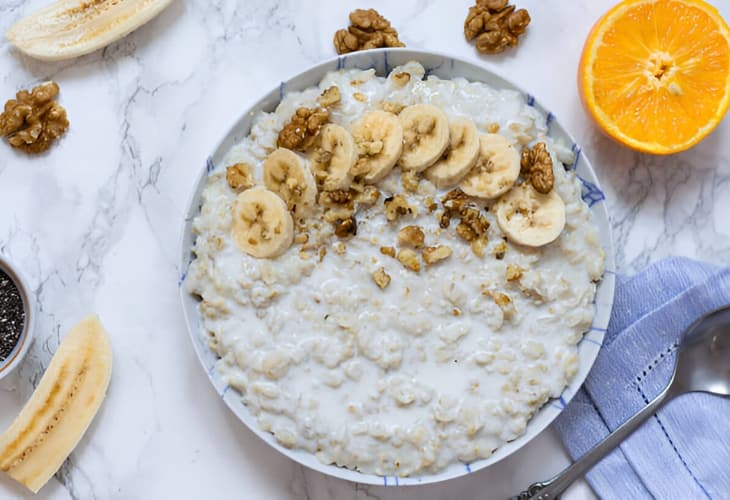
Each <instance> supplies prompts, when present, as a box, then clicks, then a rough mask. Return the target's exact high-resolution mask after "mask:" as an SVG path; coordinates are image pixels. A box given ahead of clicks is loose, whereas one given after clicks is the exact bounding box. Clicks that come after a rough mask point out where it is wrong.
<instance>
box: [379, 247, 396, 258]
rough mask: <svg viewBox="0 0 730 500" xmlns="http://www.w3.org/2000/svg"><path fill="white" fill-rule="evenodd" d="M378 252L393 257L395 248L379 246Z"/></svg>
mask: <svg viewBox="0 0 730 500" xmlns="http://www.w3.org/2000/svg"><path fill="white" fill-rule="evenodd" d="M380 253H382V254H383V255H388V256H390V257H395V248H393V247H380Z"/></svg>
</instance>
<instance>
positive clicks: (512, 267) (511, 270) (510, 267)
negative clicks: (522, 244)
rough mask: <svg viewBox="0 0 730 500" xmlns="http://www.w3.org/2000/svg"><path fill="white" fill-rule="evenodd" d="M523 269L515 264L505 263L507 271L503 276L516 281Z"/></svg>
mask: <svg viewBox="0 0 730 500" xmlns="http://www.w3.org/2000/svg"><path fill="white" fill-rule="evenodd" d="M523 271H524V269H522V268H521V267H520V266H518V265H517V264H507V272H506V273H505V277H506V278H507V281H516V280H518V279H520V278H521V277H522V272H523Z"/></svg>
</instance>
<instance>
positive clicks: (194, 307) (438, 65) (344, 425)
mask: <svg viewBox="0 0 730 500" xmlns="http://www.w3.org/2000/svg"><path fill="white" fill-rule="evenodd" d="M604 199H605V197H604V194H603V192H602V191H601V189H600V186H599V183H598V180H597V179H596V176H595V173H594V172H593V170H592V168H591V166H590V163H589V162H588V160H587V159H586V158H585V156H584V155H582V154H581V150H580V148H579V146H578V145H577V144H576V143H575V142H574V140H573V139H572V137H571V136H570V135H569V134H568V132H567V131H565V130H564V129H563V127H562V126H561V125H560V123H559V121H558V120H557V119H556V118H555V117H554V115H553V114H552V113H550V112H549V111H547V110H545V109H544V108H542V107H541V106H540V105H539V104H538V103H537V102H536V101H535V99H534V97H532V96H531V95H530V94H528V93H526V92H524V91H523V90H521V89H520V88H519V87H517V86H515V85H514V84H512V83H510V82H508V81H506V80H504V79H502V78H500V77H499V76H497V75H495V74H493V73H492V72H490V71H488V70H486V69H484V68H481V67H479V66H477V65H475V64H472V63H468V62H465V61H461V60H458V59H454V58H452V57H450V56H446V55H440V54H435V53H432V52H424V51H417V50H410V49H387V50H373V51H365V52H361V53H355V54H350V55H347V56H341V57H338V58H337V59H333V60H331V61H327V62H324V63H322V64H320V65H318V66H316V67H314V68H312V69H310V70H308V71H306V72H304V73H302V74H300V75H298V76H296V77H294V78H292V79H291V80H289V81H287V82H282V83H280V84H279V85H277V86H276V88H275V89H274V90H272V91H271V92H269V93H268V94H267V95H266V96H265V97H263V98H262V99H261V100H260V101H259V102H258V103H256V104H255V105H254V106H253V107H252V108H251V109H250V110H248V111H247V112H246V113H244V114H243V115H242V117H241V118H240V119H239V120H238V122H237V123H235V125H234V126H233V127H232V128H231V129H230V131H229V133H228V134H227V135H226V136H225V137H224V138H223V140H222V141H221V142H220V144H218V145H217V147H215V148H214V149H212V154H211V156H210V157H209V158H208V159H207V160H206V162H205V167H204V168H201V175H200V178H199V179H198V180H197V183H196V186H195V190H194V193H193V196H192V200H191V202H190V208H189V213H188V214H187V218H186V223H185V226H184V234H183V243H182V262H181V268H182V270H183V272H182V275H181V279H180V290H181V292H180V293H181V297H182V303H183V310H184V314H185V317H186V321H187V324H188V329H189V332H190V336H191V338H192V341H193V345H194V348H195V351H196V353H197V355H198V357H199V359H200V362H201V363H202V365H203V368H204V370H205V371H206V372H207V373H208V376H209V378H210V380H211V382H212V383H213V385H214V386H215V388H216V390H217V391H218V393H219V394H220V395H221V397H222V398H223V400H224V401H225V402H226V404H227V405H228V406H229V408H230V409H231V410H232V411H233V412H234V413H235V414H236V415H237V416H238V417H239V418H240V420H241V421H242V422H243V423H244V424H245V425H246V426H248V427H249V428H250V429H251V431H253V432H254V433H255V434H257V435H258V436H259V437H260V438H261V439H263V440H264V441H266V442H267V443H268V444H270V445H271V446H272V447H274V448H275V449H277V450H278V451H280V452H281V453H283V454H285V455H287V456H288V457H290V458H292V459H293V460H296V461H297V462H299V463H301V464H302V465H305V466H307V467H310V468H312V469H315V470H318V471H321V472H323V473H326V474H329V475H332V476H336V477H340V478H344V479H348V480H351V481H357V482H361V483H370V484H386V485H387V484H393V485H408V484H425V483H430V482H436V481H441V480H445V479H449V478H453V477H457V476H461V475H464V474H468V473H470V472H473V471H476V470H479V469H482V468H484V467H487V466H489V465H490V464H493V463H495V462H497V461H499V460H501V459H502V458H504V457H506V456H508V455H509V454H511V453H513V452H514V451H515V450H517V449H519V448H520V447H521V446H523V445H525V444H526V443H527V442H529V441H530V439H532V438H534V437H535V436H536V435H537V434H538V433H539V432H540V431H542V430H543V429H544V428H545V427H547V426H548V425H549V424H550V423H551V422H552V421H553V419H554V418H555V417H556V416H557V415H558V414H559V413H560V412H561V410H562V409H563V408H564V407H565V405H566V404H567V402H568V401H570V399H571V397H572V396H573V395H574V394H575V393H576V392H577V390H578V389H579V387H580V385H581V384H582V383H583V380H584V379H585V377H586V376H587V374H588V371H589V370H590V368H591V365H592V364H593V361H594V360H595V357H596V355H597V354H598V350H599V348H600V346H601V343H602V341H603V336H604V332H605V330H606V327H607V325H608V320H609V316H610V312H611V306H612V303H613V288H614V274H613V269H614V267H613V247H612V242H611V235H610V226H609V222H608V215H607V213H606V208H605V203H604Z"/></svg>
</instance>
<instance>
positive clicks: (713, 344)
mask: <svg viewBox="0 0 730 500" xmlns="http://www.w3.org/2000/svg"><path fill="white" fill-rule="evenodd" d="M671 386H672V392H676V393H677V394H676V395H679V394H682V393H685V392H706V393H709V394H715V395H718V396H730V306H725V307H721V308H720V309H716V310H714V311H712V312H710V313H708V314H706V315H705V316H703V317H702V318H700V319H699V320H698V321H696V322H695V323H694V324H693V325H692V326H691V327H690V328H689V329H688V330H687V332H686V333H685V334H684V337H683V338H682V341H681V342H680V345H679V348H678V350H677V367H676V370H675V374H674V380H673V381H672V382H671Z"/></svg>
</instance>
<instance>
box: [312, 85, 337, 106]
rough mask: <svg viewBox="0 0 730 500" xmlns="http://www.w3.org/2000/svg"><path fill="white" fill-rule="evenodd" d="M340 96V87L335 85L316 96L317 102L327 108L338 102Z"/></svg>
mask: <svg viewBox="0 0 730 500" xmlns="http://www.w3.org/2000/svg"><path fill="white" fill-rule="evenodd" d="M341 98H342V96H340V88H339V87H338V86H337V85H332V86H331V87H329V88H327V89H325V91H324V92H322V95H320V96H319V97H318V98H317V103H318V104H319V105H320V106H322V107H323V108H329V107H330V106H334V105H335V104H339V102H340V99H341Z"/></svg>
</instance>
